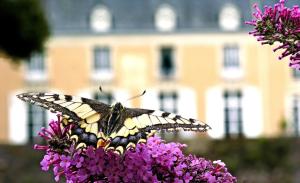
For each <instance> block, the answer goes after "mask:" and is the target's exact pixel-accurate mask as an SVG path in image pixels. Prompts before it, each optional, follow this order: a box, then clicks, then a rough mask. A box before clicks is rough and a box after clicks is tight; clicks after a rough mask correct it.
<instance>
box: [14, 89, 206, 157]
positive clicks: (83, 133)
mask: <svg viewBox="0 0 300 183" xmlns="http://www.w3.org/2000/svg"><path fill="white" fill-rule="evenodd" d="M17 97H18V98H19V99H21V100H23V101H25V102H29V103H31V104H35V105H38V106H41V107H43V108H45V109H48V110H50V111H51V112H59V113H61V114H62V116H63V120H62V123H63V124H65V125H67V124H69V123H72V124H74V125H75V127H74V128H73V129H72V131H71V132H70V136H71V138H73V139H75V141H76V144H77V147H85V146H88V145H92V146H94V147H103V148H105V149H106V150H109V149H112V150H113V151H115V152H117V153H119V154H123V153H124V151H125V150H127V149H129V148H134V147H135V146H136V144H137V143H141V142H146V140H147V138H148V137H149V136H151V135H153V133H155V131H156V130H163V129H164V130H167V131H173V130H179V129H183V130H188V131H200V132H205V131H207V130H208V129H210V127H209V126H208V125H207V124H205V123H203V122H201V121H198V120H195V119H191V118H190V119H188V118H183V117H181V116H180V115H176V114H172V113H168V112H162V111H156V110H148V109H139V108H126V107H124V106H123V105H122V104H121V103H119V102H117V103H115V104H113V105H107V104H104V103H102V102H99V101H97V100H91V99H87V98H81V97H74V96H71V95H61V94H53V93H22V94H19V95H17Z"/></svg>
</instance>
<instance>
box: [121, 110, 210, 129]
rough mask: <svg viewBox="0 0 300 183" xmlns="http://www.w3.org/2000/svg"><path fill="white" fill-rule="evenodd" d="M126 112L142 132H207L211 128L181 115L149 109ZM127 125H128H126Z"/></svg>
mask: <svg viewBox="0 0 300 183" xmlns="http://www.w3.org/2000/svg"><path fill="white" fill-rule="evenodd" d="M127 111H128V112H126V114H127V116H128V118H131V119H132V122H131V123H132V124H134V125H135V126H136V127H137V128H138V129H139V130H140V131H150V130H163V129H165V130H170V131H173V130H180V129H183V130H186V131H199V132H205V131H207V130H209V129H211V127H210V126H209V125H207V124H205V123H204V122H202V121H199V120H196V119H192V118H189V119H188V118H184V117H182V116H180V115H177V114H173V113H169V112H163V111H155V110H147V109H137V108H132V109H127ZM125 125H126V124H125Z"/></svg>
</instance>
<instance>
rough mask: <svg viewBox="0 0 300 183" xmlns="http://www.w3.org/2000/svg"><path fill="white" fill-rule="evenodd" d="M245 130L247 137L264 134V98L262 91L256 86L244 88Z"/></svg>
mask: <svg viewBox="0 0 300 183" xmlns="http://www.w3.org/2000/svg"><path fill="white" fill-rule="evenodd" d="M242 109H243V122H244V124H243V131H244V134H245V136H246V137H248V138H254V137H258V136H259V135H261V134H262V131H263V121H262V117H263V116H262V99H261V94H260V92H259V91H258V90H257V89H256V88H254V87H246V88H244V89H243V98H242Z"/></svg>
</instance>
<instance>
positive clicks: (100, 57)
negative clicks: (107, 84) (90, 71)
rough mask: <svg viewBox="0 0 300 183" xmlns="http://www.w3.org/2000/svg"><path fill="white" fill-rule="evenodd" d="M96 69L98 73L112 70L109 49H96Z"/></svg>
mask: <svg viewBox="0 0 300 183" xmlns="http://www.w3.org/2000/svg"><path fill="white" fill-rule="evenodd" d="M94 69H95V70H96V71H107V70H110V69H111V63H110V51H109V48H107V47H99V48H95V49H94Z"/></svg>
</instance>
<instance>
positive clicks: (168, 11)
mask: <svg viewBox="0 0 300 183" xmlns="http://www.w3.org/2000/svg"><path fill="white" fill-rule="evenodd" d="M176 19H177V17H176V13H175V11H174V10H173V8H172V7H171V6H170V5H168V4H163V5H161V6H160V7H159V8H158V10H157V12H156V15H155V27H156V28H157V29H158V30H160V31H162V32H167V31H172V30H174V29H175V27H176Z"/></svg>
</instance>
